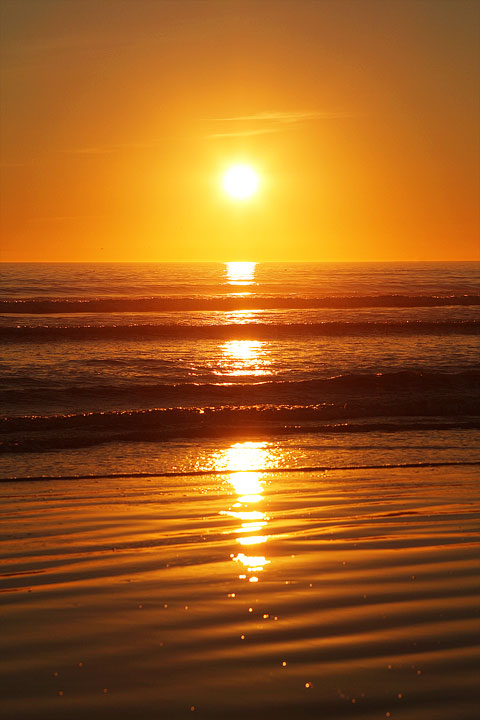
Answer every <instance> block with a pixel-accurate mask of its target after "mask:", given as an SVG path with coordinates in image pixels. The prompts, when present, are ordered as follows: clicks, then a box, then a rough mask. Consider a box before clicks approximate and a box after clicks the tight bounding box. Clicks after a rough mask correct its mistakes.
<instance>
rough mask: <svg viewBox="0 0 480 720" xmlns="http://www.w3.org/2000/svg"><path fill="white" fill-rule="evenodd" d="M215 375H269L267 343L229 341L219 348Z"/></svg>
mask: <svg viewBox="0 0 480 720" xmlns="http://www.w3.org/2000/svg"><path fill="white" fill-rule="evenodd" d="M220 353H221V354H220V358H219V366H220V370H218V371H215V374H217V375H227V376H233V377H239V376H244V375H253V376H257V377H258V376H262V375H271V374H272V371H271V369H270V366H271V364H272V361H271V360H270V359H269V358H268V351H267V343H265V342H260V341H259V340H229V341H228V342H225V343H223V344H222V345H221V346H220Z"/></svg>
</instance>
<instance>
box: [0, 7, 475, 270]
mask: <svg viewBox="0 0 480 720" xmlns="http://www.w3.org/2000/svg"><path fill="white" fill-rule="evenodd" d="M479 31H480V3H478V2H476V1H475V0H472V1H470V0H433V1H430V0H413V1H412V2H410V0H316V1H311V0H293V1H289V0H273V1H272V0H255V1H249V0H243V1H241V2H238V1H237V2H230V1H229V0H218V1H217V0H212V1H205V2H203V1H202V0H193V1H192V2H190V1H187V0H185V1H183V0H174V1H168V0H166V1H161V0H160V1H155V0H82V1H81V2H79V1H75V0H42V2H39V1H38V0H2V2H1V52H2V71H1V72H2V74H1V157H0V163H1V234H2V240H1V259H2V260H4V261H58V262H63V261H129V262H130V261H133V262H144V261H235V260H252V261H390V260H395V261H416V260H475V259H480V250H479V236H480V232H479V231H480V207H479V203H480V200H479V198H480V181H479V178H480V143H479V127H480V90H479V70H480V57H479V56H480V49H479V36H480V35H479ZM238 163H241V164H245V165H248V166H250V167H251V168H253V169H254V170H255V172H256V173H257V174H258V178H259V187H258V192H257V193H255V194H254V195H253V196H251V197H250V198H245V199H241V200H238V199H234V198H231V197H229V196H228V195H227V194H226V193H225V192H224V191H223V189H222V184H221V177H222V174H223V173H224V172H225V171H226V170H228V168H229V167H230V166H232V165H235V164H238Z"/></svg>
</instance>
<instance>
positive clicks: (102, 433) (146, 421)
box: [0, 394, 480, 452]
mask: <svg viewBox="0 0 480 720" xmlns="http://www.w3.org/2000/svg"><path fill="white" fill-rule="evenodd" d="M391 408H392V400H391V399H388V398H384V399H382V400H379V399H376V398H372V400H371V401H369V400H368V399H367V400H366V401H365V400H363V401H360V402H355V401H354V400H353V401H350V402H349V403H343V404H342V403H333V402H323V403H317V404H311V405H299V404H291V405H287V404H283V405H280V404H275V405H273V404H262V405H260V404H257V405H243V406H234V405H228V406H226V405H217V406H213V407H212V406H210V407H175V408H157V409H150V410H145V409H143V410H128V411H110V412H106V411H105V412H85V413H76V414H63V415H50V416H41V415H26V416H10V417H4V418H2V419H1V420H0V428H1V430H2V434H3V436H4V439H3V441H2V443H1V444H0V451H1V452H42V451H47V450H52V449H60V448H78V447H87V446H90V445H98V444H102V443H106V442H112V441H117V442H118V441H136V442H149V441H153V442H161V441H168V440H172V439H174V438H188V439H200V438H206V437H209V438H233V437H234V438H236V439H239V438H242V439H245V438H249V437H250V438H251V437H256V438H258V437H264V436H268V437H271V436H272V435H292V434H298V433H305V432H308V433H312V432H314V433H323V434H331V433H337V434H338V433H359V432H373V431H376V432H397V431H405V430H416V431H418V430H438V429H453V428H464V429H467V428H479V427H480V417H478V416H477V415H476V413H478V404H475V403H474V402H473V401H472V402H471V404H470V406H468V403H466V404H463V403H462V400H461V399H460V398H459V397H458V394H457V395H456V396H455V397H454V398H452V400H451V401H450V402H448V401H447V400H445V399H443V400H441V401H440V400H438V399H437V400H436V401H430V402H429V401H428V400H424V402H422V403H419V398H418V397H412V398H410V399H408V398H407V399H404V400H403V401H401V400H398V401H397V402H396V403H395V415H394V416H392V412H391ZM429 413H430V414H429Z"/></svg>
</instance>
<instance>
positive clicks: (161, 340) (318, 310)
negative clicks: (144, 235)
mask: <svg viewBox="0 0 480 720" xmlns="http://www.w3.org/2000/svg"><path fill="white" fill-rule="evenodd" d="M479 281H480V264H479V263H473V262H470V263H461V262H452V263H405V264H403V263H355V264H348V263H341V264H335V263H324V264H311V263H290V264H283V263H272V264H269V263H258V264H257V263H253V262H248V263H247V262H245V263H238V262H233V263H209V264H198V263H185V264H175V263H172V264H154V263H152V264H109V263H101V264H100V263H99V264H65V263H62V264H47V263H45V264H43V263H36V264H4V265H3V266H2V271H1V283H0V342H1V346H2V360H1V364H0V375H1V390H0V405H1V408H2V419H1V424H2V456H3V457H2V468H3V469H2V471H1V474H2V477H4V478H17V477H36V476H49V477H63V476H78V475H87V476H90V475H92V476H95V475H98V474H102V475H112V474H123V473H127V474H128V473H131V472H133V471H135V472H136V473H142V472H143V473H157V472H163V473H164V472H179V473H181V472H192V471H194V472H202V471H205V470H208V471H212V470H213V471H215V470H219V471H220V470H224V469H225V467H226V466H228V462H229V461H228V453H229V448H231V447H232V445H233V444H237V446H238V443H242V442H248V443H250V444H251V443H257V445H259V447H258V448H257V451H256V452H254V453H253V455H252V453H250V455H251V458H253V459H251V461H252V462H253V463H254V464H255V465H257V464H258V465H259V466H260V468H264V469H266V468H268V469H275V468H278V469H282V468H289V467H302V466H308V467H332V468H333V467H342V466H354V467H362V466H367V465H380V466H383V465H391V464H403V463H418V462H422V463H428V462H435V463H438V462H449V463H450V462H451V463H456V462H469V461H475V460H477V459H478V450H479V447H480V442H479V435H478V428H479V408H480V402H479V399H480V393H479V390H480V362H479V354H478V350H479V343H478V334H479V330H480V294H479V288H480V282H479ZM260 446H261V450H260ZM219 458H220V459H219ZM245 462H247V464H248V462H250V461H247V460H245ZM255 469H258V468H255Z"/></svg>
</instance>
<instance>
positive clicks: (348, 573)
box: [0, 447, 480, 720]
mask: <svg viewBox="0 0 480 720" xmlns="http://www.w3.org/2000/svg"><path fill="white" fill-rule="evenodd" d="M244 450H245V448H244ZM258 450H259V449H258V448H254V447H253V448H252V447H251V448H250V460H252V462H253V454H252V453H255V452H256V451H258ZM235 452H236V453H237V455H235ZM242 457H244V455H243V454H242V452H241V451H239V450H238V448H237V450H235V448H234V449H233V451H231V452H230V455H229V456H228V457H227V458H226V462H228V463H229V467H234V466H235V461H236V459H237V460H238V463H237V467H238V470H239V471H238V472H235V473H234V472H230V473H225V474H224V475H215V476H212V475H200V476H194V477H192V476H188V475H185V476H180V477H152V478H150V479H145V478H131V479H122V480H118V479H117V480H113V479H100V478H98V479H96V480H82V481H81V482H78V481H42V482H40V483H35V482H22V483H3V484H1V485H0V494H1V495H0V497H1V505H0V508H1V512H2V515H1V525H2V527H1V554H2V558H3V560H2V565H1V576H0V583H1V589H2V592H1V593H0V602H1V604H2V617H3V623H2V633H1V634H0V658H1V659H0V672H1V674H2V678H3V687H4V702H3V709H4V712H5V717H8V718H16V719H17V718H32V720H33V719H42V720H43V719H44V718H47V717H48V718H59V719H60V718H62V719H63V718H65V717H68V718H74V719H75V718H79V719H83V718H86V717H88V716H90V717H91V716H92V715H93V716H95V717H100V716H101V717H102V718H118V717H124V718H131V717H138V718H152V717H156V716H158V717H167V718H174V719H175V718H182V717H192V716H193V717H196V716H199V717H204V718H227V717H229V718H230V717H233V718H236V717H238V718H240V717H243V716H244V715H245V714H248V716H250V717H252V718H291V717H298V718H320V717H327V718H335V719H336V718H350V717H360V718H365V719H367V718H368V719H370V718H377V717H378V718H385V717H392V718H401V719H407V718H408V719H409V720H427V719H431V720H434V719H435V720H452V718H455V719H456V720H457V719H458V720H467V719H468V720H470V719H473V718H474V717H476V710H478V701H479V695H478V682H477V679H478V675H477V670H478V661H479V654H480V649H479V644H478V638H479V632H478V631H479V630H480V624H479V618H478V591H479V574H480V573H479V562H478V560H479V558H478V550H479V524H478V515H479V503H478V499H479V498H478V479H479V474H478V468H473V467H458V466H457V467H453V468H447V467H444V468H416V469H406V468H399V469H385V468H383V469H380V470H355V471H339V470H337V471H329V472H323V473H322V472H303V473H300V472H295V471H292V472H285V473H275V472H265V473H260V472H255V471H252V470H248V469H247V470H245V469H243V468H242V465H241V462H242ZM257 460H258V458H257ZM216 463H217V465H218V464H219V463H220V459H219V458H218V457H217V460H216Z"/></svg>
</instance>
